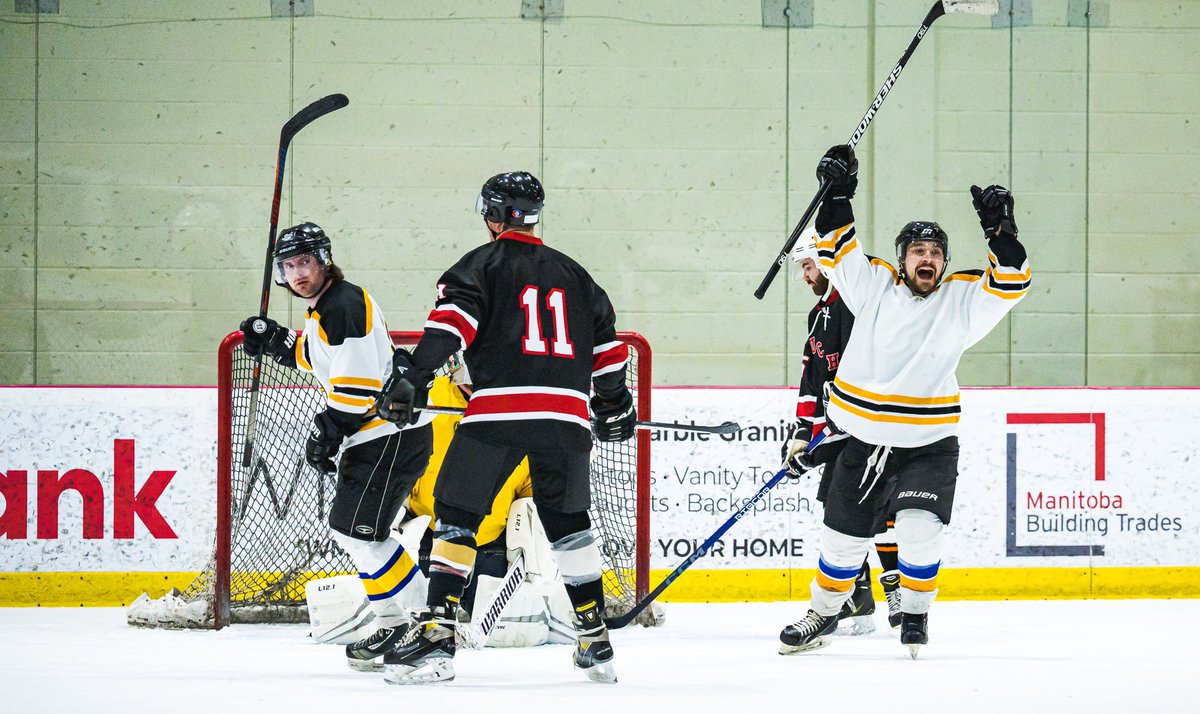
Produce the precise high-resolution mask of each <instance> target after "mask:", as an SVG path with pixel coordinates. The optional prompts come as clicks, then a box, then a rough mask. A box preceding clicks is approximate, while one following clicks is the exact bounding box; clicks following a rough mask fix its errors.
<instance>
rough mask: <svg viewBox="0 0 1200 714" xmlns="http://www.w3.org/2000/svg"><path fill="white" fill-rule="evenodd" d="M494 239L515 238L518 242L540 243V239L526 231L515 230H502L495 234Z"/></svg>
mask: <svg viewBox="0 0 1200 714" xmlns="http://www.w3.org/2000/svg"><path fill="white" fill-rule="evenodd" d="M496 240H515V241H517V242H518V243H531V244H533V245H542V239H541V238H538V237H537V236H534V235H530V234H528V233H518V232H517V231H504V232H503V233H501V234H500V235H498V236H496Z"/></svg>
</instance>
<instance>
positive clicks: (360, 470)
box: [241, 223, 433, 671]
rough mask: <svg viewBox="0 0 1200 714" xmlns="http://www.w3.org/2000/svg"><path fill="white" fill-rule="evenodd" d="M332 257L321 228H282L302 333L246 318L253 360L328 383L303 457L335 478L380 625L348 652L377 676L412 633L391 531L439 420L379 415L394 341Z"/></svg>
mask: <svg viewBox="0 0 1200 714" xmlns="http://www.w3.org/2000/svg"><path fill="white" fill-rule="evenodd" d="M332 251H333V249H332V241H331V240H330V239H329V236H328V235H326V234H325V231H323V230H322V229H321V227H320V226H318V225H316V224H313V223H301V224H300V225H298V226H293V227H292V228H288V229H286V230H284V231H283V232H282V233H281V234H280V236H279V240H278V241H276V243H275V250H274V259H275V282H276V284H278V285H281V286H284V287H287V288H288V290H290V291H291V292H292V294H294V295H295V296H296V297H299V298H302V299H304V300H305V301H306V302H307V303H308V309H307V311H306V313H305V320H304V331H303V332H294V331H292V330H289V329H288V328H287V327H286V326H284V325H280V324H279V323H277V322H275V321H274V320H271V319H270V318H263V317H259V316H258V315H252V316H250V317H248V318H246V319H245V320H244V321H243V322H242V324H241V330H242V333H243V335H244V342H243V347H244V349H245V350H246V353H247V354H249V355H251V356H255V355H258V354H264V355H266V356H268V357H271V358H272V359H273V360H275V362H277V363H279V364H280V365H283V366H284V367H289V368H292V369H299V370H301V371H304V372H309V373H311V374H312V375H313V376H314V377H316V378H317V381H318V382H320V384H321V389H322V391H323V392H324V395H325V404H324V407H325V408H324V409H323V410H322V411H320V412H317V414H316V416H315V418H314V419H313V427H312V433H311V434H310V435H309V437H308V440H307V442H306V443H305V445H304V456H305V460H306V461H307V462H308V464H309V465H310V466H311V467H313V468H314V469H316V470H317V471H320V472H321V473H328V474H332V473H336V474H337V489H336V491H335V492H334V496H333V502H332V503H331V504H330V507H329V527H330V529H331V530H332V535H333V539H334V540H335V541H337V543H338V545H340V546H341V547H342V549H343V550H345V551H346V553H348V554H349V555H350V558H351V559H352V560H353V561H354V564H355V566H357V568H358V571H359V573H358V577H359V579H360V580H361V581H362V585H363V587H364V588H365V590H366V594H367V597H368V600H369V602H370V607H371V610H372V611H373V613H374V615H375V619H374V622H375V623H377V627H378V629H377V630H376V632H375V633H374V634H372V635H371V636H370V637H368V638H366V639H364V640H362V641H360V642H357V643H354V644H350V645H347V647H346V659H347V661H348V663H349V664H350V666H351V667H352V668H354V669H362V670H366V671H371V670H375V669H378V668H382V665H380V664H378V663H377V660H379V659H381V658H382V656H383V653H384V652H385V651H387V650H389V649H391V647H392V645H394V644H395V643H396V642H398V641H399V640H400V638H401V637H402V635H403V634H404V631H405V629H406V628H407V627H408V620H409V610H408V608H407V607H406V606H405V603H404V602H402V598H401V593H402V592H403V590H404V586H405V585H406V584H407V583H408V582H409V581H411V580H412V579H413V577H414V576H415V575H416V573H417V572H418V570H417V565H416V562H415V558H414V557H413V556H412V555H411V554H410V553H409V552H408V551H407V550H405V548H404V546H403V544H402V543H401V542H400V539H399V537H398V536H397V534H396V533H395V532H394V531H393V530H392V523H393V522H395V519H396V515H397V514H398V513H399V512H400V507H401V505H402V504H403V502H404V498H405V497H406V496H407V495H408V493H409V491H411V490H412V487H413V484H414V483H416V481H417V479H418V478H419V477H420V476H421V474H422V473H424V471H425V467H426V466H427V465H428V464H429V454H430V451H431V450H432V448H433V446H432V445H433V435H432V430H431V428H430V426H429V423H430V421H432V419H433V417H432V415H428V416H424V417H422V418H421V419H420V420H419V421H414V423H412V424H404V425H403V426H401V427H397V426H396V425H395V424H391V423H389V422H386V421H384V420H383V419H380V418H379V416H378V414H376V413H375V398H376V396H378V394H379V392H380V390H381V389H382V388H383V375H384V374H385V373H386V372H387V371H388V370H390V369H391V365H392V361H393V357H392V353H393V347H392V340H391V336H390V335H389V334H388V329H387V324H386V322H385V321H384V317H383V311H382V310H381V309H380V307H379V305H378V304H377V303H376V302H375V299H374V298H373V297H371V295H370V294H369V293H367V291H366V290H364V289H363V288H361V287H359V286H357V285H354V284H353V283H350V282H348V281H347V280H346V279H345V277H344V276H343V275H342V271H341V269H340V268H338V266H336V265H334V263H333V258H332ZM339 452H340V454H341V457H340V459H339V460H338V462H337V463H336V464H335V463H334V459H335V458H337V457H338V454H339Z"/></svg>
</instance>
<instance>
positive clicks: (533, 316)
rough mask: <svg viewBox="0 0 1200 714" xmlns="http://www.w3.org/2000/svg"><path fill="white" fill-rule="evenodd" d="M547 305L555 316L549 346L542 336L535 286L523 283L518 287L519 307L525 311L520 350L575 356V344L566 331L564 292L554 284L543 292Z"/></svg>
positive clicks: (541, 353) (540, 353) (569, 357)
mask: <svg viewBox="0 0 1200 714" xmlns="http://www.w3.org/2000/svg"><path fill="white" fill-rule="evenodd" d="M546 308H547V309H549V310H550V314H551V315H553V316H554V337H553V338H552V339H551V340H550V345H549V349H547V346H546V340H545V339H543V338H542V318H541V313H540V312H539V311H538V287H537V286H536V285H526V286H525V289H524V290H522V291H521V309H522V310H524V311H525V340H524V342H523V343H522V345H521V347H522V351H523V352H524V353H525V354H527V355H544V354H551V355H553V356H555V357H566V358H568V359H571V358H574V357H575V345H573V344H571V337H570V335H568V334H567V305H566V295H565V294H564V293H563V291H562V289H561V288H554V289H553V290H551V291H550V292H549V293H547V295H546Z"/></svg>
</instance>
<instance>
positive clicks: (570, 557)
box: [378, 171, 636, 684]
mask: <svg viewBox="0 0 1200 714" xmlns="http://www.w3.org/2000/svg"><path fill="white" fill-rule="evenodd" d="M544 199H545V195H544V193H543V191H542V187H541V184H540V183H539V182H538V180H537V179H536V178H534V177H533V176H532V175H531V174H529V173H526V172H524V171H517V172H512V173H504V174H499V175H497V176H493V177H492V178H490V179H488V181H487V182H486V183H485V184H484V185H483V189H482V191H481V192H480V197H479V205H478V208H479V211H480V214H481V215H482V217H483V220H484V223H485V225H486V226H487V229H488V232H489V234H490V236H491V241H489V242H488V243H487V244H485V245H483V246H480V247H478V248H475V249H474V250H471V251H470V252H468V253H467V254H466V255H464V256H463V257H462V258H461V259H460V260H459V261H458V262H457V263H455V264H454V265H453V266H452V267H451V268H450V269H449V270H447V271H446V272H445V273H443V275H442V277H441V279H440V280H439V281H438V286H437V288H438V296H437V301H436V304H435V306H434V308H433V311H432V312H430V314H429V318H428V320H427V322H426V323H425V333H424V335H423V336H422V338H421V341H420V343H419V344H418V345H417V347H416V349H414V350H413V354H412V359H411V361H409V360H407V359H405V358H404V357H403V355H401V354H400V353H397V355H398V358H397V359H396V361H395V362H394V368H393V373H392V376H391V377H390V378H389V379H388V383H387V384H386V385H385V387H384V393H383V395H382V396H381V397H380V400H379V403H378V407H379V413H380V414H381V415H382V416H384V418H387V419H390V420H393V421H395V422H397V423H408V422H410V421H411V420H413V419H415V418H416V417H417V415H418V414H419V413H420V407H421V405H422V404H423V403H424V399H425V396H426V390H427V387H428V384H429V381H430V378H431V376H432V374H433V370H434V369H436V368H437V367H438V366H439V365H441V364H442V363H443V362H444V361H445V360H446V358H447V357H448V356H449V355H451V354H453V353H454V352H455V351H457V350H460V349H462V350H465V351H464V358H465V361H466V363H467V365H468V367H470V369H471V373H472V377H473V381H474V387H475V389H474V393H473V394H472V396H471V400H470V402H469V404H468V406H467V410H466V413H465V414H464V416H463V420H462V422H461V424H460V426H459V428H458V431H457V432H456V433H455V436H454V438H453V440H452V441H451V442H450V447H449V449H448V450H447V453H446V459H445V462H444V463H443V465H442V471H441V475H440V476H439V478H438V482H437V485H436V486H435V488H434V500H435V502H436V507H437V514H438V522H437V526H436V535H435V540H434V545H433V552H432V554H431V556H430V577H429V598H428V601H427V602H428V610H427V611H425V612H423V613H421V615H420V622H421V624H420V626H419V628H420V629H419V630H414V631H413V633H414V636H413V637H410V638H407V639H406V641H405V642H404V643H402V644H401V645H400V646H398V647H397V648H396V649H394V650H393V651H391V652H389V653H388V654H387V655H385V656H384V666H385V671H386V674H385V675H384V678H385V679H386V680H387V681H388V682H390V683H393V684H424V683H430V682H438V681H448V680H450V679H453V678H454V667H453V657H454V652H455V632H454V628H455V626H456V618H455V613H456V610H457V609H458V601H459V598H460V597H461V594H462V592H463V587H464V585H465V584H466V582H467V578H468V577H469V576H470V573H471V570H472V567H473V565H474V561H475V552H476V551H475V535H476V532H477V530H478V528H479V525H480V523H481V522H482V520H483V518H484V515H485V514H486V513H487V512H488V509H489V506H490V504H491V502H492V499H493V498H494V497H495V494H496V491H497V489H499V488H500V486H501V485H502V484H503V482H504V480H505V479H506V478H508V476H509V474H510V473H512V470H513V468H514V467H515V466H516V465H517V464H518V463H519V462H520V461H521V459H523V458H525V457H526V456H528V458H529V470H530V479H531V481H532V484H533V500H534V503H535V504H536V505H537V511H538V514H539V516H540V518H541V521H542V525H543V526H544V528H545V531H546V536H547V538H548V539H549V541H550V543H551V550H552V552H553V553H554V555H555V558H556V560H557V562H558V568H559V571H560V572H561V574H562V577H563V581H564V582H565V584H566V588H567V594H568V595H569V597H570V599H571V603H572V605H573V606H574V608H575V620H576V622H575V625H576V631H577V633H578V638H579V641H578V645H577V646H576V648H575V652H574V661H575V665H576V666H577V667H579V668H581V669H583V670H584V671H585V672H586V674H587V675H588V677H589V678H590V679H592V680H595V681H601V682H615V681H616V674H615V672H614V670H613V666H612V659H613V650H612V645H611V643H610V642H609V638H608V631H607V629H606V628H605V626H604V621H603V619H602V617H601V614H602V613H603V611H604V590H603V587H602V585H601V581H600V576H601V558H600V551H599V549H598V548H597V546H596V542H595V539H594V537H593V535H592V532H591V521H590V519H589V517H588V507H589V506H590V503H591V493H590V485H589V481H588V472H589V452H590V449H591V444H592V439H591V428H594V429H595V434H596V438H597V439H599V440H601V441H623V440H625V439H628V438H630V437H631V436H632V435H633V431H634V425H635V419H636V417H635V414H634V408H633V398H632V395H631V394H630V392H629V389H628V388H627V386H626V384H625V362H626V358H627V348H626V346H625V344H624V343H623V342H620V341H619V340H617V337H616V316H615V313H614V311H613V307H612V304H611V303H610V302H609V299H608V295H607V294H605V292H604V290H602V289H601V288H600V286H598V285H597V284H596V283H595V281H594V280H592V277H591V276H590V275H589V274H588V272H587V271H586V270H585V269H584V268H583V267H581V266H580V265H579V264H578V263H576V262H575V261H574V260H572V259H571V258H569V257H567V256H566V255H564V254H562V253H560V252H559V251H557V250H554V249H553V248H550V247H548V246H546V245H545V244H543V243H542V241H541V240H540V239H538V237H537V236H536V235H534V227H535V226H536V225H537V223H538V220H539V218H540V214H541V210H542V205H543V202H544ZM593 390H594V396H592V397H591V400H590V406H591V411H592V413H593V414H594V420H592V419H589V414H588V406H589V398H588V395H589V392H591V391H593Z"/></svg>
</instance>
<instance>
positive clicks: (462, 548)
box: [426, 521, 475, 614]
mask: <svg viewBox="0 0 1200 714" xmlns="http://www.w3.org/2000/svg"><path fill="white" fill-rule="evenodd" d="M474 567H475V533H474V532H473V531H471V530H469V529H466V528H460V527H458V526H452V525H449V524H444V523H442V522H441V521H439V522H438V524H437V529H436V532H435V533H434V538H433V550H432V552H430V554H429V597H428V599H427V600H426V602H427V603H428V604H429V607H430V608H434V607H446V608H450V606H451V605H453V606H454V608H457V605H458V601H459V599H460V598H461V597H462V593H463V589H464V588H466V586H467V579H468V578H470V577H471V569H472V568H474ZM449 614H453V613H449Z"/></svg>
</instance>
